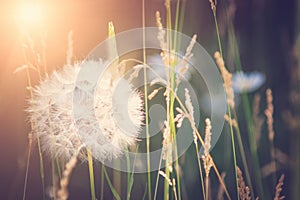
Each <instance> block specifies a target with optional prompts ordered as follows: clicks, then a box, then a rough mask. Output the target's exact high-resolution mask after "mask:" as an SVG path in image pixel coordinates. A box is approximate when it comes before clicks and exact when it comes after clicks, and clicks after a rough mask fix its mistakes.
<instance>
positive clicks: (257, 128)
mask: <svg viewBox="0 0 300 200" xmlns="http://www.w3.org/2000/svg"><path fill="white" fill-rule="evenodd" d="M259 104H260V95H258V94H256V95H255V96H254V102H253V109H252V113H253V114H252V119H253V123H254V126H253V129H254V133H255V141H256V144H258V143H259V140H260V133H261V127H262V125H263V123H264V119H263V118H262V117H261V116H259Z"/></svg>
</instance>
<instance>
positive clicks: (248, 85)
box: [232, 72, 266, 94]
mask: <svg viewBox="0 0 300 200" xmlns="http://www.w3.org/2000/svg"><path fill="white" fill-rule="evenodd" d="M265 81H266V76H265V75H264V74H263V73H260V72H251V73H245V72H236V73H234V74H233V75H232V88H233V91H234V92H235V93H237V94H240V93H245V92H246V93H249V92H253V91H255V90H257V89H258V88H259V87H261V86H262V85H263V84H264V82H265Z"/></svg>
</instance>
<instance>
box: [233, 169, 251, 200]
mask: <svg viewBox="0 0 300 200" xmlns="http://www.w3.org/2000/svg"><path fill="white" fill-rule="evenodd" d="M236 170H237V176H238V189H239V191H238V192H239V195H240V199H241V200H251V196H250V188H249V187H248V186H246V184H245V181H244V178H243V173H242V171H241V170H240V168H239V167H236Z"/></svg>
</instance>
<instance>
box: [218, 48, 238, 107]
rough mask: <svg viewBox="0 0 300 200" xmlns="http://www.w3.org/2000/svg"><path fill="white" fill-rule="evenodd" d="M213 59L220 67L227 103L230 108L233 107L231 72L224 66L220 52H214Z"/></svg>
mask: <svg viewBox="0 0 300 200" xmlns="http://www.w3.org/2000/svg"><path fill="white" fill-rule="evenodd" d="M214 56H215V60H216V63H217V65H218V67H219V69H220V72H221V75H222V78H223V81H224V88H225V92H226V95H227V103H228V104H229V106H230V107H231V108H234V92H233V89H232V74H231V73H229V72H228V70H227V69H226V67H225V63H224V60H223V58H222V56H221V54H220V52H218V51H217V52H216V53H215V55H214Z"/></svg>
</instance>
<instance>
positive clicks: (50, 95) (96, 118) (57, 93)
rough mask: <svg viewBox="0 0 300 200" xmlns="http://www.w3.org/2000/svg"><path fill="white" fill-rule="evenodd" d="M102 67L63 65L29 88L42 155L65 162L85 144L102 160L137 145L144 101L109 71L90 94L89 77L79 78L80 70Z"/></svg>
mask: <svg viewBox="0 0 300 200" xmlns="http://www.w3.org/2000/svg"><path fill="white" fill-rule="evenodd" d="M106 64H107V63H104V62H102V61H101V60H100V61H85V62H83V63H77V64H75V65H66V66H64V67H63V68H62V69H61V70H59V71H54V72H53V73H52V75H51V76H50V77H49V78H46V79H45V80H44V81H42V82H41V83H40V85H39V86H37V87H35V88H34V90H33V93H34V97H33V100H30V104H29V108H28V110H27V111H28V113H29V119H30V122H31V123H32V124H33V127H32V130H33V132H34V136H35V138H36V139H37V138H39V140H40V144H41V148H42V150H43V151H44V152H46V153H51V155H52V156H57V157H59V158H61V159H65V160H69V159H70V158H71V157H72V156H73V155H75V154H76V152H77V149H78V148H79V147H80V146H81V145H86V146H87V147H89V148H90V150H91V152H92V154H93V156H94V158H96V159H98V160H105V159H111V158H114V157H117V156H119V155H120V154H121V153H122V150H124V149H125V148H126V147H127V146H129V145H131V144H133V143H134V142H135V141H136V138H137V136H138V133H139V130H140V127H141V125H142V121H143V111H142V109H143V102H142V100H141V97H140V94H139V93H138V92H137V91H136V90H132V86H131V85H130V83H128V82H127V81H126V80H123V79H118V80H113V79H112V74H110V72H108V71H106V72H105V73H103V75H102V76H101V77H99V79H98V83H97V84H96V88H95V90H92V89H91V88H93V86H94V85H95V83H94V82H95V81H91V80H89V78H88V76H86V77H84V76H83V77H80V78H79V79H78V75H80V74H79V72H80V70H81V69H82V68H84V67H90V68H91V69H97V68H98V69H99V68H103V69H104V68H105V66H106ZM91 73H93V72H91ZM78 80H79V81H78ZM75 81H76V84H75ZM74 91H76V92H74ZM89 95H92V97H91V96H89ZM75 116H76V117H75ZM124 124H125V125H124ZM128 124H129V125H128ZM83 159H85V158H84V157H83Z"/></svg>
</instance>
